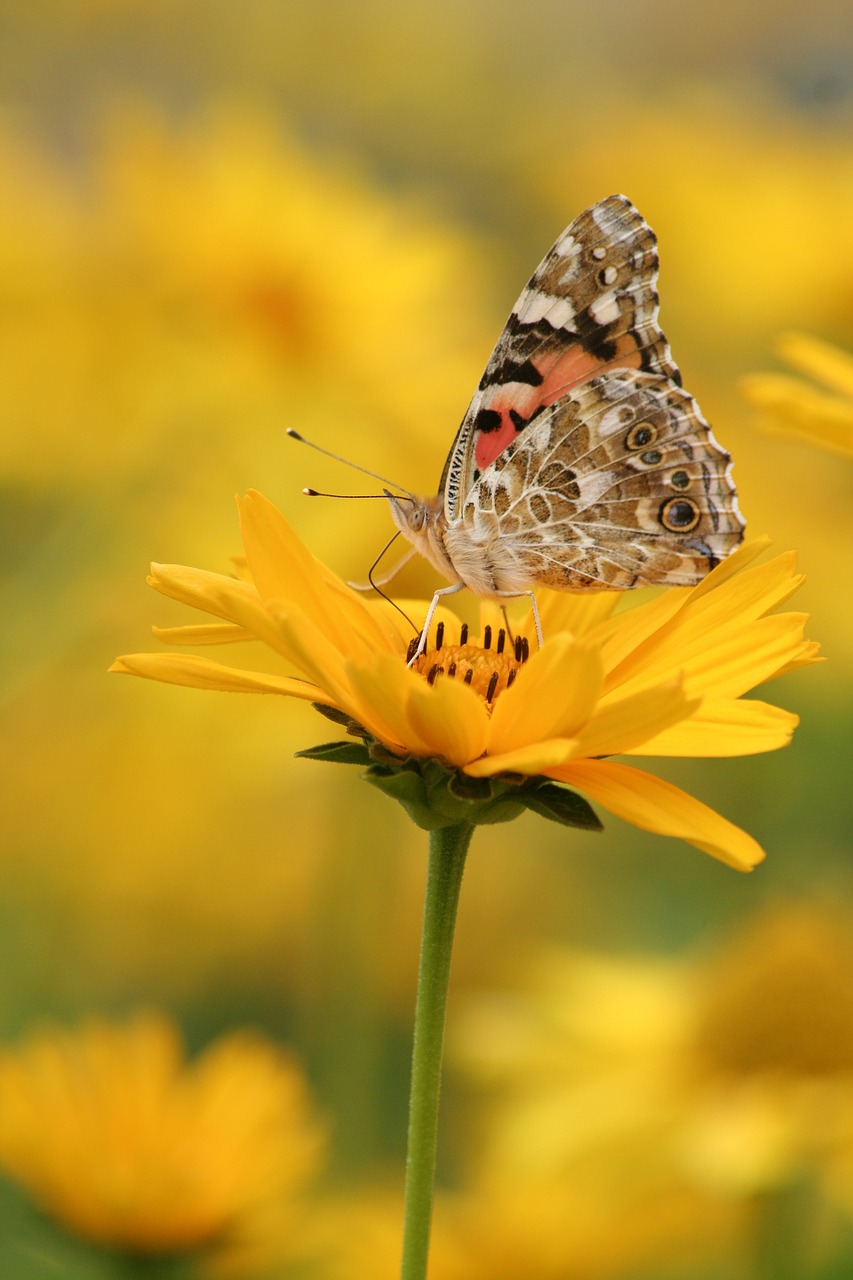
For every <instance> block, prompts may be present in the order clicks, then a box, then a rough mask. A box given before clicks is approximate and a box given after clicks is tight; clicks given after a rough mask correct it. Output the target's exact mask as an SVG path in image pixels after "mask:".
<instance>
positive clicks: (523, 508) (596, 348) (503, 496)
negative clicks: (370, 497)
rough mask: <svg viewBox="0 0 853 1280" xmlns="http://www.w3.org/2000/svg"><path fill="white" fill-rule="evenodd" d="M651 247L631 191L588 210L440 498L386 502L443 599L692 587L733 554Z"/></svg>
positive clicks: (542, 273) (557, 257)
mask: <svg viewBox="0 0 853 1280" xmlns="http://www.w3.org/2000/svg"><path fill="white" fill-rule="evenodd" d="M657 273H658V253H657V240H656V238H655V234H654V232H653V231H652V229H651V227H650V226H649V225H648V223H647V222H646V221H645V219H644V218H643V217H642V216H641V214H640V213H638V211H637V210H636V209H635V208H634V206H633V204H632V203H631V201H630V200H628V199H627V197H626V196H623V195H612V196H608V197H607V198H606V199H604V200H600V201H599V202H598V203H597V204H594V205H592V206H591V207H590V208H589V209H587V210H585V212H583V213H582V214H580V216H579V217H577V218H576V219H575V221H574V222H573V223H571V225H570V226H569V227H568V228H567V229H566V230H565V231H564V232H563V234H562V235H561V236H560V237H559V239H558V240H557V241H556V243H555V244H554V245H553V246H552V248H551V249H550V250H549V251H548V253H547V254H546V255H545V257H544V258H543V260H542V262H541V263H540V264H539V266H538V267H537V268H536V271H535V272H534V273H533V275H532V277H531V278H530V281H529V282H528V284H527V285H526V286H525V288H524V289H523V291H522V293H521V296H520V297H519V299H518V301H517V302H516V304H515V306H514V307H513V309H512V313H511V314H510V317H509V320H508V321H507V323H506V326H505V328H504V330H503V333H502V334H501V336H500V337H499V338H498V342H497V345H496V346H495V349H494V351H493V352H492V354H491V357H490V359H489V362H488V364H487V365H486V370H485V372H484V374H483V376H482V378H481V380H480V385H479V387H478V388H477V390H476V392H475V393H474V397H473V399H472V400H471V403H470V405H469V406H468V409H467V411H466V413H465V416H464V418H463V419H462V424H461V426H460V427H459V430H458V431H457V433H456V438H455V440H454V441H453V444H452V446H451V449H450V453H449V454H448V457H447V461H446V462H445V464H444V470H443V472H442V476H441V481H440V483H439V490H438V493H437V494H436V495H435V496H434V497H432V498H418V497H415V496H413V495H409V496H406V497H404V496H402V495H395V494H392V493H390V492H389V491H388V490H386V491H385V496H386V497H387V498H388V501H389V503H390V506H391V513H392V516H393V519H394V522H395V524H396V525H397V527H398V529H399V530H400V531H401V532H402V533H403V534H404V535H405V537H406V538H408V539H409V541H410V542H411V543H412V544H413V545H414V547H415V548H416V550H417V551H418V552H420V553H421V554H422V555H423V556H425V557H426V559H427V560H429V561H430V562H431V563H432V564H433V565H434V566H435V568H436V569H437V570H438V571H439V572H440V573H441V574H442V575H443V576H444V577H445V578H446V579H447V580H448V581H449V582H450V583H451V584H452V585H451V586H449V587H444V588H441V589H440V590H439V591H438V592H437V593H436V595H435V597H434V598H433V601H432V605H431V607H430V611H429V614H428V617H427V620H426V624H425V626H424V629H423V632H422V634H421V640H420V643H419V646H418V652H421V651H423V649H424V647H425V645H426V638H427V634H428V631H429V625H430V622H431V620H432V616H433V614H434V612H435V609H436V606H437V604H438V601H439V598H440V597H441V596H443V595H449V594H451V593H453V592H455V591H460V590H462V589H463V587H467V588H469V589H470V590H471V591H472V592H474V593H475V594H476V595H480V596H491V597H511V596H518V595H524V594H527V595H530V597H531V600H532V601H533V607H534V618H535V620H536V626H537V632H538V634H539V639H540V643H541V638H542V637H541V627H540V626H539V621H538V613H537V612H536V601H535V596H534V594H533V588H535V587H537V586H544V587H552V588H557V589H560V590H568V591H605V590H619V591H622V590H627V589H630V588H633V587H643V586H658V585H667V586H690V585H693V584H695V583H697V582H699V581H701V579H702V578H703V577H704V576H705V575H706V574H707V573H708V572H709V571H710V570H711V569H712V568H713V567H714V566H715V565H716V564H718V563H719V562H720V561H721V560H723V559H724V558H725V557H726V556H727V555H729V554H730V552H732V551H733V550H734V549H735V547H737V545H738V544H739V543H740V542H741V540H742V538H743V534H744V528H745V521H744V519H743V517H742V515H741V513H740V510H739V508H738V503H737V496H736V493H735V488H734V484H733V483H732V478H731V468H732V461H731V456H730V455H729V454H728V453H727V452H726V450H725V449H724V448H723V447H722V446H721V445H720V444H718V442H717V441H716V439H715V438H714V435H713V433H712V432H711V428H710V427H709V425H708V423H707V422H706V421H705V419H704V418H703V417H702V414H701V413H700V410H699V406H698V405H697V403H696V401H695V400H694V399H693V397H692V396H691V395H689V393H688V392H686V391H685V390H683V388H682V385H681V374H680V373H679V370H678V367H677V365H676V364H675V363H674V361H673V359H672V356H671V354H670V350H669V344H668V342H667V340H666V338H665V337H664V335H663V333H662V331H661V329H660V326H659V324H658V295H657V291H656V284H657Z"/></svg>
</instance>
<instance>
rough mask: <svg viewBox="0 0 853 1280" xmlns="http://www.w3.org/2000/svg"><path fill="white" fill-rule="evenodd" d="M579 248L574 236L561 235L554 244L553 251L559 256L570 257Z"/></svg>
mask: <svg viewBox="0 0 853 1280" xmlns="http://www.w3.org/2000/svg"><path fill="white" fill-rule="evenodd" d="M577 250H578V246H577V244H576V242H575V238H574V236H561V237H560V239H559V240H558V241H557V243H556V244H555V245H554V249H553V252H554V253H556V255H557V257H558V258H568V257H569V256H570V255H571V254H574V253H577Z"/></svg>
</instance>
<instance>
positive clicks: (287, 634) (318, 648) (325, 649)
mask: <svg viewBox="0 0 853 1280" xmlns="http://www.w3.org/2000/svg"><path fill="white" fill-rule="evenodd" d="M269 611H270V615H271V619H272V621H274V623H275V626H276V630H277V632H278V636H279V641H278V643H279V649H280V651H281V652H283V653H284V654H286V656H287V657H288V658H289V660H290V661H291V662H292V663H293V664H294V666H295V667H297V668H298V669H299V670H300V671H302V672H304V674H305V675H307V676H308V677H309V678H310V679H311V680H312V682H313V683H314V684H316V685H318V686H319V687H320V688H321V689H325V690H326V691H327V692H328V694H329V695H330V697H331V698H332V699H333V700H334V702H335V704H336V705H337V706H339V707H343V708H345V709H346V710H347V711H349V712H350V714H351V715H352V716H353V718H354V719H355V720H358V721H359V723H361V724H364V725H365V728H366V727H367V724H366V722H365V721H364V720H362V719H361V716H360V715H358V714H356V712H355V711H354V710H352V709H351V708H352V704H353V691H352V688H351V686H350V683H349V680H348V678H347V675H346V670H345V667H346V663H345V660H344V658H343V657H342V656H341V654H340V653H339V652H338V650H337V649H336V648H335V647H334V645H333V644H330V643H329V641H328V640H327V639H326V636H325V634H324V633H323V631H321V629H320V628H319V627H318V626H316V625H315V623H314V621H313V619H311V618H309V617H308V616H307V615H306V614H305V613H303V612H302V610H301V609H299V608H298V606H297V605H295V604H294V605H291V606H289V607H284V606H277V605H270V606H269Z"/></svg>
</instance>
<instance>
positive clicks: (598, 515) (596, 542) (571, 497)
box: [446, 370, 744, 593]
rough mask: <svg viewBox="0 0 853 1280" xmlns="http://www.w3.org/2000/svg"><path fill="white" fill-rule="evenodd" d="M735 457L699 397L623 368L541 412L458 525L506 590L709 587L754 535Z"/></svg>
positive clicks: (481, 485)
mask: <svg viewBox="0 0 853 1280" xmlns="http://www.w3.org/2000/svg"><path fill="white" fill-rule="evenodd" d="M743 529H744V520H743V517H742V516H741V514H740V511H739V509H738V505H737V498H736V496H735V491H734V487H733V485H732V481H731V458H730V456H729V454H728V453H727V452H726V450H725V449H723V448H722V446H721V445H720V444H719V443H718V442H717V441H716V440H715V439H714V436H713V433H712V432H711V429H710V427H709V426H708V424H707V422H705V420H704V419H703V417H702V415H701V413H700V412H699V407H698V405H697V404H696V402H695V400H693V398H692V397H691V396H690V395H688V393H687V392H686V391H683V390H682V389H681V388H680V387H679V386H677V385H676V384H675V383H674V382H673V381H672V380H671V379H670V378H668V377H665V376H663V375H661V374H654V373H645V372H641V371H635V370H619V371H616V372H610V373H607V374H605V375H602V376H598V377H594V378H592V379H591V380H590V381H588V382H585V383H582V384H580V385H578V386H576V387H574V388H573V389H572V390H571V391H569V392H566V393H565V394H564V395H563V396H562V397H561V398H560V400H559V401H558V402H557V403H556V404H554V405H552V406H550V407H548V408H546V409H544V410H543V411H542V412H540V413H539V414H538V415H537V416H536V417H535V418H534V420H533V421H532V422H531V423H530V425H529V426H528V427H527V428H526V429H525V430H524V431H522V432H520V433H518V434H517V435H516V437H515V439H514V440H513V441H512V442H511V443H510V444H509V445H508V446H507V447H506V448H505V449H504V450H503V451H502V452H501V453H500V454H499V455H498V457H497V458H495V459H494V461H493V462H492V463H490V465H489V466H488V467H487V468H486V469H485V470H484V471H483V473H482V474H481V476H480V477H479V478H478V480H477V481H476V482H475V484H474V486H473V487H472V489H471V491H470V492H469V494H468V496H467V498H466V503H465V508H464V511H463V518H462V519H461V520H460V521H458V522H457V524H456V526H455V527H450V528H449V529H448V531H447V535H446V539H447V545H448V550H449V551H450V553H451V556H452V557H453V555H454V540H455V539H456V538H459V539H460V542H462V541H464V543H465V544H466V545H468V546H469V547H470V546H474V547H476V548H478V553H479V560H480V563H481V564H485V565H488V569H489V573H490V575H491V580H492V581H493V583H494V587H495V589H496V590H499V591H508V592H513V593H514V592H516V591H523V590H529V589H530V587H531V586H532V585H536V584H539V585H543V586H550V587H555V588H562V589H564V590H565V589H575V590H577V589H587V590H590V589H592V590H603V589H611V590H625V589H627V588H630V587H637V586H646V585H660V584H667V585H670V586H688V585H691V584H694V583H696V582H699V581H700V580H701V579H702V578H703V577H704V576H705V574H706V573H707V572H708V571H709V569H711V568H713V567H714V565H715V564H716V563H718V561H720V560H722V559H724V558H725V557H726V556H727V555H728V554H729V553H730V552H731V551H733V550H734V548H735V547H736V546H737V545H738V543H739V542H740V541H741V538H742V537H743Z"/></svg>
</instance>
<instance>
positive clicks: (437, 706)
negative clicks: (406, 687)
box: [408, 676, 489, 768]
mask: <svg viewBox="0 0 853 1280" xmlns="http://www.w3.org/2000/svg"><path fill="white" fill-rule="evenodd" d="M408 712H409V720H410V722H411V724H412V726H413V728H414V730H415V732H416V733H417V734H418V735H419V737H420V738H421V739H422V740H423V741H424V742H425V743H426V745H427V749H428V751H429V754H430V755H437V756H443V758H444V759H445V760H448V761H449V762H450V764H452V765H455V766H456V767H457V768H461V767H462V766H463V765H466V764H468V762H469V761H470V760H476V759H477V757H478V756H481V755H482V754H483V752H484V751H485V749H486V735H487V733H488V728H489V713H488V711H487V710H486V706H485V703H484V702H483V699H482V698H480V697H479V696H478V695H477V694H476V693H474V692H473V691H472V690H471V689H469V688H468V686H467V685H465V684H461V683H457V681H455V680H452V679H449V678H447V677H442V676H439V678H438V679H437V680H436V682H435V684H434V685H432V687H430V685H428V684H427V683H426V681H425V680H421V681H420V682H418V683H416V684H414V685H413V686H412V688H411V690H410V692H409V701H408Z"/></svg>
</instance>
